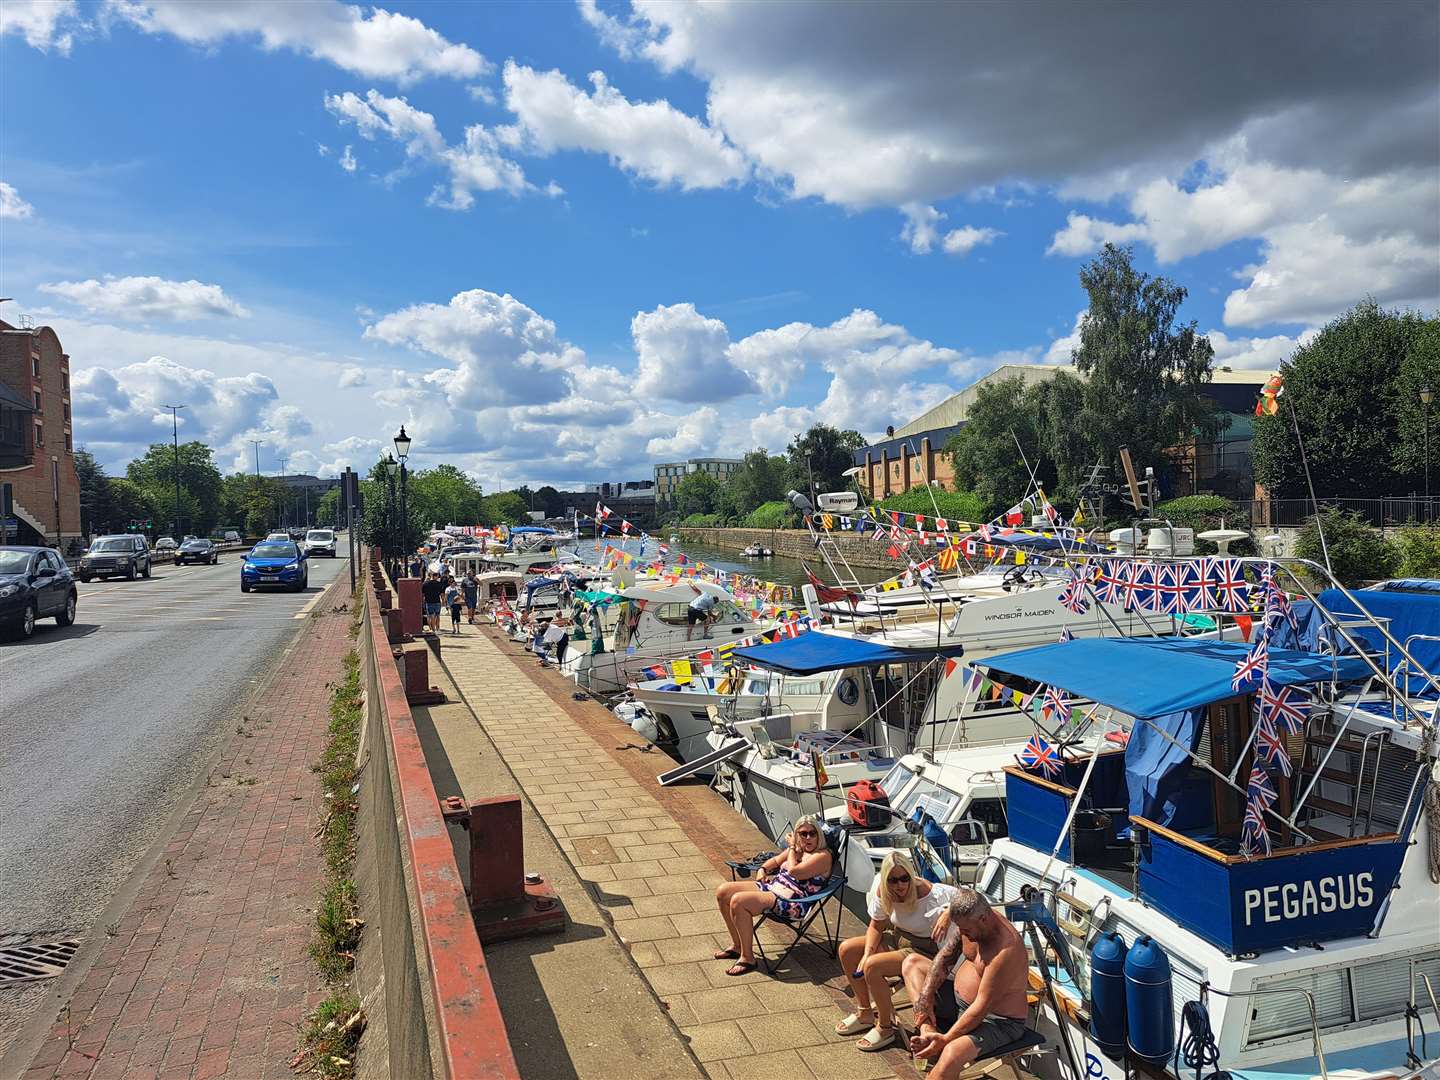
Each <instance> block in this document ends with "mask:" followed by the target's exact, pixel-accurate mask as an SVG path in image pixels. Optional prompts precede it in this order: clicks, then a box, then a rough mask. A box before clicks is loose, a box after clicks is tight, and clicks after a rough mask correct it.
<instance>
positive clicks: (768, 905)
mask: <svg viewBox="0 0 1440 1080" xmlns="http://www.w3.org/2000/svg"><path fill="white" fill-rule="evenodd" d="M834 864H835V857H834V855H833V854H831V852H830V848H829V845H828V843H827V842H826V840H825V833H824V831H823V830H822V829H821V828H820V822H819V819H817V818H814V817H808V816H807V817H802V818H801V819H800V820H799V821H797V822H796V823H795V828H794V829H793V830H792V831H791V832H789V833H787V834H786V836H785V849H784V850H783V851H781V852H780V853H779V854H776V855H772V856H771V857H770V858H768V859H766V860H765V861H764V862H763V863H761V864H760V868H759V870H757V871H756V874H755V877H754V879H753V880H750V881H727V882H725V884H723V885H721V886H720V887H719V888H718V889H716V890H715V903H716V904H718V905H719V907H720V915H721V917H722V918H724V920H725V926H726V928H727V929H728V930H729V931H730V941H731V942H732V943H733V944H732V947H731V948H729V949H721V950H720V951H719V952H717V953H716V954H715V959H716V960H734V961H735V963H734V964H732V965H731V966H730V968H729V970H727V971H726V972H725V974H726V975H744V974H746V973H747V972H750V971H754V970H755V917H756V916H757V915H759V914H760V913H761V912H765V911H774V912H775V914H777V915H779V916H780V917H781V918H785V919H798V918H803V917H804V915H805V905H804V904H797V903H795V902H794V901H795V900H797V899H799V898H800V897H802V896H814V895H815V894H816V893H818V892H820V890H821V889H823V888H825V883H826V882H827V881H829V880H830V871H831V870H832V869H833V868H834Z"/></svg>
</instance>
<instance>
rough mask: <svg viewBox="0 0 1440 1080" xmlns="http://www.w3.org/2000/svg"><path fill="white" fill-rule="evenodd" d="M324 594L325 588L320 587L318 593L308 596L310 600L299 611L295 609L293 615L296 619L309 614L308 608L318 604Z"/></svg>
mask: <svg viewBox="0 0 1440 1080" xmlns="http://www.w3.org/2000/svg"><path fill="white" fill-rule="evenodd" d="M324 595H325V590H324V589H321V590H320V591H319V592H318V593H316V594H315V595H314V596H312V597H311V598H310V602H309V603H307V604H306V605H305V606H304V607H302V608H301V609H300V610H299V611H297V612H296V613H295V615H294V616H293V617H294V618H296V619H303V618H305V616H307V615H309V614H310V609H311V608H313V607H314V606H315V605H316V604H318V603H319V602H320V598H321V597H322V596H324Z"/></svg>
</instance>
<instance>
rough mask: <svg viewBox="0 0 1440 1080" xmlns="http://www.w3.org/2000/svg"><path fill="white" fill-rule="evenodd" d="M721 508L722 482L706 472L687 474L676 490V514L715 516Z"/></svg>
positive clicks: (684, 516)
mask: <svg viewBox="0 0 1440 1080" xmlns="http://www.w3.org/2000/svg"><path fill="white" fill-rule="evenodd" d="M719 506H720V481H718V480H716V479H715V477H713V476H711V475H710V474H709V473H706V472H692V473H687V474H686V476H685V478H684V479H683V480H681V481H680V483H679V485H678V486H677V487H676V488H675V499H674V508H675V513H677V514H679V515H680V516H681V517H682V518H687V517H690V516H691V515H692V514H714V513H715V512H716V510H717V509H718V508H719Z"/></svg>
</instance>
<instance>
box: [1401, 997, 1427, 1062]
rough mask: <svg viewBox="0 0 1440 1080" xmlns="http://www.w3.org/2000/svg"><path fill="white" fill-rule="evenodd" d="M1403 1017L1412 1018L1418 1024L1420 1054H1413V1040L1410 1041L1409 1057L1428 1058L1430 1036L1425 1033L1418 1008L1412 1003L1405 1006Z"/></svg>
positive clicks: (1423, 1059)
mask: <svg viewBox="0 0 1440 1080" xmlns="http://www.w3.org/2000/svg"><path fill="white" fill-rule="evenodd" d="M1405 1017H1406V1019H1408V1020H1414V1021H1415V1023H1417V1024H1419V1025H1420V1056H1419V1057H1418V1058H1417V1057H1416V1056H1415V1042H1414V1040H1413V1039H1412V1040H1411V1042H1410V1057H1411V1058H1412V1059H1414V1060H1416V1061H1420V1062H1425V1061H1429V1060H1430V1036H1429V1035H1427V1034H1426V1033H1425V1021H1424V1020H1423V1019H1422V1018H1421V1016H1420V1010H1419V1009H1417V1008H1416V1007H1415V1006H1414V1005H1407V1006H1405Z"/></svg>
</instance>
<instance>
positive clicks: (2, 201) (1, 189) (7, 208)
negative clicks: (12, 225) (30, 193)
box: [0, 180, 35, 220]
mask: <svg viewBox="0 0 1440 1080" xmlns="http://www.w3.org/2000/svg"><path fill="white" fill-rule="evenodd" d="M34 213H35V208H34V207H33V206H31V205H30V204H29V203H28V202H26V201H25V200H24V199H22V198H21V197H20V193H19V192H18V191H16V190H15V189H14V188H13V187H11V186H10V185H9V184H7V183H5V181H3V180H0V218H14V219H16V220H18V219H20V218H28V217H30V216H31V215H32V214H34Z"/></svg>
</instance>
